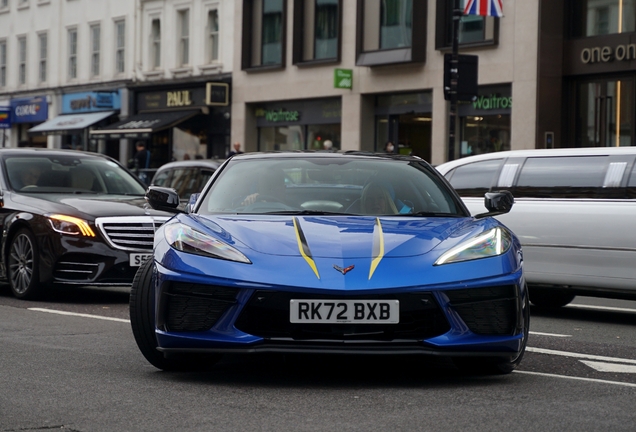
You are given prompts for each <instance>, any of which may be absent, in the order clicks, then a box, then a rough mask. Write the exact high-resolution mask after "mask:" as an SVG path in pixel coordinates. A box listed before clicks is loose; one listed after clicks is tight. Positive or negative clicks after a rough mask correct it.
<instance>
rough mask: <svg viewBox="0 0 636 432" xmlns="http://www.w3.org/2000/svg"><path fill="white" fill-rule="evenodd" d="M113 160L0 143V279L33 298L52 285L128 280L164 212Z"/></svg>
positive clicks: (150, 244) (146, 252) (123, 282)
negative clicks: (1, 146)
mask: <svg viewBox="0 0 636 432" xmlns="http://www.w3.org/2000/svg"><path fill="white" fill-rule="evenodd" d="M144 193H145V187H144V185H143V183H141V182H140V181H139V180H138V179H137V178H136V177H135V176H134V175H133V174H132V173H130V172H129V171H128V170H126V169H125V168H124V167H123V166H122V165H120V164H119V163H118V162H117V161H115V160H114V159H112V158H110V157H108V156H104V155H100V154H96V153H84V152H78V151H70V150H52V149H0V228H1V231H2V239H1V240H0V241H1V243H0V279H5V280H6V281H8V283H9V285H10V287H11V291H12V292H13V294H14V295H15V296H16V297H18V298H22V299H34V298H36V297H37V296H38V294H41V293H42V291H43V290H45V289H46V288H47V287H50V286H51V285H53V284H66V285H86V286H129V285H130V284H131V282H132V280H133V278H134V275H135V273H136V271H137V269H138V267H139V266H140V265H141V263H142V262H143V261H144V260H146V259H147V258H149V257H150V256H151V254H152V247H153V239H154V233H155V230H156V229H157V228H158V227H159V226H160V225H161V224H162V223H164V222H165V221H166V220H168V219H169V218H170V217H171V215H170V214H169V213H164V212H161V211H157V210H153V209H152V208H150V207H149V206H148V205H147V204H146V201H145V199H144Z"/></svg>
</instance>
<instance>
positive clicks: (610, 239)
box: [437, 147, 636, 307]
mask: <svg viewBox="0 0 636 432" xmlns="http://www.w3.org/2000/svg"><path fill="white" fill-rule="evenodd" d="M635 160H636V148H635V147H618V148H616V147H614V148H584V149H553V150H517V151H514V150H513V151H506V152H499V153H490V154H484V155H478V156H471V157H467V158H464V159H459V160H455V161H452V162H447V163H445V164H442V165H439V166H438V167H437V169H438V170H439V171H440V172H441V173H442V174H443V175H444V176H446V178H447V179H448V180H449V181H450V183H451V185H452V186H453V187H454V188H455V189H456V190H457V192H458V193H459V194H460V195H461V196H462V198H463V200H464V202H465V203H466V205H467V206H468V208H469V209H470V211H471V212H473V213H480V212H482V211H484V205H483V202H484V198H483V197H484V193H486V192H492V191H499V190H507V191H510V192H511V193H512V194H513V195H514V198H515V206H514V209H513V210H512V211H511V212H510V213H508V214H505V215H501V216H498V217H497V218H498V219H499V220H500V221H501V222H503V223H504V224H505V225H506V226H507V227H508V228H510V229H511V230H512V231H513V232H514V233H515V234H516V235H517V236H519V239H520V240H521V244H522V246H523V252H524V260H525V265H524V267H525V275H526V280H527V282H528V285H529V287H530V300H531V301H532V302H533V303H534V304H536V305H537V306H551V307H560V306H564V305H566V304H568V303H569V302H571V301H572V299H574V297H575V296H576V295H588V296H596V297H612V298H619V299H636V267H634V263H635V262H636V241H635V240H634V238H635V237H634V235H633V231H634V217H635V215H636V164H635Z"/></svg>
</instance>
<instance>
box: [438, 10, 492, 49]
mask: <svg viewBox="0 0 636 432" xmlns="http://www.w3.org/2000/svg"><path fill="white" fill-rule="evenodd" d="M453 3H454V2H452V1H448V0H437V20H436V22H437V28H436V29H435V48H436V49H438V50H440V49H446V48H451V47H452V45H453ZM460 4H461V6H462V8H463V7H464V4H465V1H461V2H460ZM458 37H459V45H460V46H464V47H465V46H482V45H497V44H498V41H499V19H498V18H495V17H483V16H477V15H464V16H462V17H461V19H460V21H459V33H458Z"/></svg>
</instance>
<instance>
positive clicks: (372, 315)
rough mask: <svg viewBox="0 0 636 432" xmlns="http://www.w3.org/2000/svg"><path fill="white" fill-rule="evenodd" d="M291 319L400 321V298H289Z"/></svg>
mask: <svg viewBox="0 0 636 432" xmlns="http://www.w3.org/2000/svg"><path fill="white" fill-rule="evenodd" d="M289 321H290V322H292V323H324V324H350V323H356V324H397V323H399V322H400V301H399V300H290V301H289Z"/></svg>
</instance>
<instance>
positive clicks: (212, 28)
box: [207, 9, 219, 63]
mask: <svg viewBox="0 0 636 432" xmlns="http://www.w3.org/2000/svg"><path fill="white" fill-rule="evenodd" d="M207 30H208V31H207V33H208V40H207V62H208V63H212V62H215V61H218V60H219V11H218V10H216V9H214V10H211V11H209V12H208V28H207Z"/></svg>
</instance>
